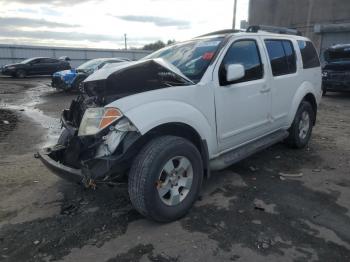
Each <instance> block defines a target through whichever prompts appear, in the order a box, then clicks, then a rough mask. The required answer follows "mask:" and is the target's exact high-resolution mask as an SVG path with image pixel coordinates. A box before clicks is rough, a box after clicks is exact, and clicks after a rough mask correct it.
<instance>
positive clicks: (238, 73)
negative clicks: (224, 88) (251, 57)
mask: <svg viewBox="0 0 350 262" xmlns="http://www.w3.org/2000/svg"><path fill="white" fill-rule="evenodd" d="M244 76H245V69H244V66H243V65H241V64H230V65H227V66H226V81H227V82H229V83H230V82H233V81H236V80H239V79H242V78H243V77H244Z"/></svg>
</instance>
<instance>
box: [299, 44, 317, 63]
mask: <svg viewBox="0 0 350 262" xmlns="http://www.w3.org/2000/svg"><path fill="white" fill-rule="evenodd" d="M298 45H299V49H300V52H301V57H302V60H303V67H304V69H308V68H314V67H319V66H320V59H319V58H318V54H317V52H316V49H315V47H314V45H313V44H312V43H311V42H310V41H303V40H298Z"/></svg>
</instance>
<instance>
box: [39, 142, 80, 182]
mask: <svg viewBox="0 0 350 262" xmlns="http://www.w3.org/2000/svg"><path fill="white" fill-rule="evenodd" d="M64 149H65V147H61V146H56V147H52V148H44V149H42V150H40V151H39V152H38V154H37V157H38V158H39V159H40V160H41V162H42V163H43V164H44V165H45V166H46V167H47V168H48V169H50V170H51V171H52V172H53V173H54V174H56V175H57V176H59V177H61V178H63V179H65V180H68V181H71V182H75V183H81V182H82V181H83V179H84V175H83V173H82V171H81V169H75V168H71V167H68V166H65V165H63V164H61V163H60V162H58V161H57V156H58V155H59V154H60V153H61V152H62V151H63V150H64Z"/></svg>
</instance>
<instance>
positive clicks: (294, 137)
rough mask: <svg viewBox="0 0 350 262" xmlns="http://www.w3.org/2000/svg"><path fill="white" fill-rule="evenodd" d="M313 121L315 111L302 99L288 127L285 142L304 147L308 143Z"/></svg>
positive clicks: (294, 146) (296, 146) (293, 146)
mask: <svg viewBox="0 0 350 262" xmlns="http://www.w3.org/2000/svg"><path fill="white" fill-rule="evenodd" d="M314 123H315V112H314V110H313V108H312V106H311V104H310V103H309V102H307V101H302V102H301V104H300V106H299V108H298V111H297V113H296V115H295V118H294V121H293V124H292V126H291V127H290V128H289V136H288V138H287V140H286V142H287V144H288V145H289V146H290V147H292V148H304V147H305V146H306V145H307V144H308V143H309V140H310V137H311V134H312V128H313V125H314Z"/></svg>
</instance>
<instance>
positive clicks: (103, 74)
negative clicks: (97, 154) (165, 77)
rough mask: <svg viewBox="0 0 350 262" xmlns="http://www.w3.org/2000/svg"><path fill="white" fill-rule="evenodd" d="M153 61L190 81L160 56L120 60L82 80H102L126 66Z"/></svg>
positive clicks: (130, 66) (126, 67)
mask: <svg viewBox="0 0 350 262" xmlns="http://www.w3.org/2000/svg"><path fill="white" fill-rule="evenodd" d="M150 61H153V62H155V63H157V64H159V65H160V66H162V67H165V68H166V69H168V70H170V71H172V72H174V73H175V74H177V75H179V76H180V77H182V78H184V79H186V80H187V81H189V82H192V81H191V80H190V79H189V78H188V77H186V76H185V75H184V74H183V73H182V72H181V71H180V70H179V69H178V68H177V67H175V66H173V65H172V64H170V63H169V62H167V61H166V60H164V59H162V58H156V59H149V60H140V61H132V62H129V61H128V62H122V63H118V64H117V65H116V66H113V67H107V68H102V69H100V70H98V71H96V72H95V73H93V74H92V75H90V76H89V77H88V78H87V79H85V81H84V82H88V81H98V80H103V79H107V78H108V77H109V76H110V75H111V74H113V73H116V72H118V71H122V70H125V69H128V68H132V67H134V66H137V65H141V64H144V63H147V62H150Z"/></svg>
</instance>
